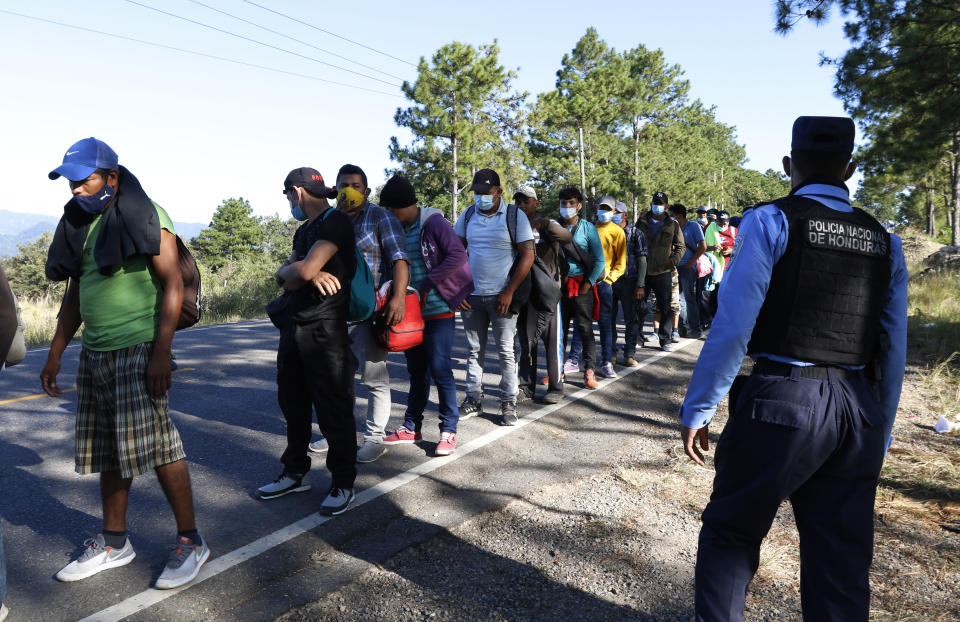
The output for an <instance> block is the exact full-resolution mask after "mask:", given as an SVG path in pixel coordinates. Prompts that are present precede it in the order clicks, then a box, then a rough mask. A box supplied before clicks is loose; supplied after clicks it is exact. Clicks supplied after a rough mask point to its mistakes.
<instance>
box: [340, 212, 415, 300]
mask: <svg viewBox="0 0 960 622" xmlns="http://www.w3.org/2000/svg"><path fill="white" fill-rule="evenodd" d="M353 232H354V234H355V235H356V236H357V250H359V251H360V253H361V254H362V255H363V258H364V259H366V260H367V265H368V266H370V272H371V273H372V274H373V278H374V279H376V281H377V286H378V287H379V286H380V285H382V284H383V283H384V282H385V281H389V280H390V279H392V278H393V262H395V261H397V260H400V259H402V260H404V261H406V262H408V263H409V261H410V259H409V258H408V257H407V242H406V236H405V235H404V233H403V225H401V224H400V221H399V220H397V219H396V217H395V216H394V215H393V214H391V213H390V212H388V211H387V210H385V209H383V208H382V207H380V206H379V205H376V204H375V203H367V204H366V206H365V207H364V208H363V209H362V210H360V213H358V214H357V215H356V216H354V217H353Z"/></svg>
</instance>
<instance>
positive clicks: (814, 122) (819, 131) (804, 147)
mask: <svg viewBox="0 0 960 622" xmlns="http://www.w3.org/2000/svg"><path fill="white" fill-rule="evenodd" d="M855 132H856V126H855V125H854V124H853V119H851V118H850V117H797V120H796V121H794V122H793V141H792V143H791V145H790V148H791V149H793V150H794V151H825V152H832V153H853V137H854V133H855Z"/></svg>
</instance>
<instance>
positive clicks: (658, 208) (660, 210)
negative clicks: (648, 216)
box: [650, 203, 665, 216]
mask: <svg viewBox="0 0 960 622" xmlns="http://www.w3.org/2000/svg"><path fill="white" fill-rule="evenodd" d="M664 209H665V208H664V206H662V205H657V204H656V203H654V204H652V205H651V206H650V211H651V212H653V214H654V216H659V215H660V214H662V213H663V210H664Z"/></svg>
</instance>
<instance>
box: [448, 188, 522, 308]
mask: <svg viewBox="0 0 960 622" xmlns="http://www.w3.org/2000/svg"><path fill="white" fill-rule="evenodd" d="M467 209H470V208H467ZM466 211H467V210H464V211H463V213H461V214H460V218H459V219H458V220H457V224H456V226H454V228H453V229H454V231H456V233H457V235H459V236H460V237H461V238H466V240H467V255H468V257H469V260H470V271H471V272H472V273H473V285H474V287H475V289H474V290H473V293H474V295H475V296H496V295H497V294H499V293H500V292H502V291H503V288H505V287H506V286H507V283H509V282H510V267H511V266H512V265H513V260H514V258H515V257H516V251H515V250H514V248H513V244H512V243H511V242H510V231H509V230H508V229H507V203H506V201H504V200H503V199H500V208H499V209H498V210H497V211H495V212H494V213H492V214H490V215H485V214H483V213H482V212H481V211H480V210H478V209H475V208H474V213H473V216H472V217H471V218H470V223H469V224H468V226H467V230H466V231H464V227H463V214H465V213H466ZM532 239H533V229H532V228H531V227H530V221H529V220H527V215H526V214H524V213H523V210H517V244H520V243H522V242H528V241H530V240H532Z"/></svg>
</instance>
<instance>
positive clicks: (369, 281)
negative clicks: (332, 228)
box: [323, 207, 377, 322]
mask: <svg viewBox="0 0 960 622" xmlns="http://www.w3.org/2000/svg"><path fill="white" fill-rule="evenodd" d="M335 209H336V208H335V207H331V208H330V209H328V210H327V211H326V212H324V214H323V219H324V220H325V219H326V218H327V216H328V215H329V214H330V213H331V212H332V211H333V210H335ZM353 253H354V256H355V258H356V261H357V269H356V271H355V272H354V273H353V280H351V281H350V309H349V310H348V311H347V321H348V322H362V321H364V320H366V319H367V318H369V317H370V316H371V315H373V311H374V309H376V308H377V289H376V286H375V285H374V283H373V273H372V272H370V266H368V265H367V260H366V259H364V258H363V253H361V252H360V249H359V248H357V247H356V246H354V247H353Z"/></svg>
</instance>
